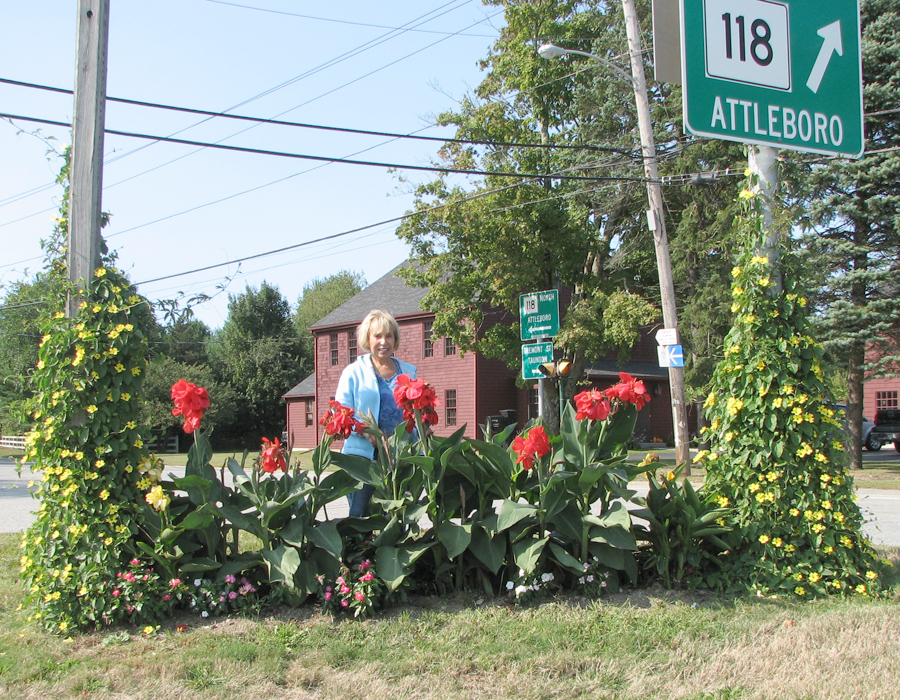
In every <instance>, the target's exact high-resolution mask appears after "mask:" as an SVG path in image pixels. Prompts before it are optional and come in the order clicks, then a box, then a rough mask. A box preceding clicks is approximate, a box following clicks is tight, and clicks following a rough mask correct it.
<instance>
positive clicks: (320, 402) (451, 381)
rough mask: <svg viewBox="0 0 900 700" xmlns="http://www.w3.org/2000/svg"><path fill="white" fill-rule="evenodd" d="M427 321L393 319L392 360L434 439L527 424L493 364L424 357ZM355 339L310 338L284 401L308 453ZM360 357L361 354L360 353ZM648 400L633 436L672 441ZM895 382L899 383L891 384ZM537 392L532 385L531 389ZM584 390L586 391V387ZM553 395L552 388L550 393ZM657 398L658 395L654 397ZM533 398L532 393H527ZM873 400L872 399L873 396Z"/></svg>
mask: <svg viewBox="0 0 900 700" xmlns="http://www.w3.org/2000/svg"><path fill="white" fill-rule="evenodd" d="M431 318H432V317H431V316H430V315H426V314H422V315H421V316H416V317H407V318H402V319H398V324H399V326H400V336H401V343H400V347H399V348H398V350H397V353H396V355H397V357H398V358H400V359H401V360H405V361H406V362H410V363H412V364H414V365H416V367H417V369H418V376H419V378H421V379H424V380H425V381H427V382H429V383H430V384H431V385H432V386H433V387H434V389H435V391H436V392H437V395H438V397H439V398H440V400H441V406H440V408H439V410H438V415H439V417H440V420H439V423H438V425H437V426H436V428H435V433H436V434H437V435H441V436H446V435H450V434H451V433H453V432H455V431H456V430H457V429H459V428H460V427H462V426H463V425H465V426H466V431H465V435H466V436H467V437H477V438H480V437H481V430H480V428H479V426H480V425H482V424H484V423H485V422H486V420H487V417H488V416H490V415H498V414H500V412H501V411H503V410H507V409H513V410H515V411H516V413H517V416H516V417H517V422H518V425H519V428H521V427H522V426H524V425H525V423H527V421H528V419H529V393H530V392H529V388H518V387H516V373H515V372H513V371H512V370H510V369H508V368H507V367H506V366H505V364H504V363H502V362H501V361H499V360H496V359H488V358H484V357H480V356H478V355H477V354H476V353H466V355H465V356H462V355H460V353H459V349H458V348H457V349H456V352H455V353H452V354H447V353H446V350H445V341H444V338H433V339H432V343H433V356H431V357H425V353H424V349H425V348H424V323H425V322H426V321H429V320H431ZM355 333H356V326H355V325H353V326H348V327H338V328H329V329H325V330H322V331H319V332H317V334H316V338H315V361H316V377H315V381H316V394H315V396H314V397H289V398H288V400H287V413H288V426H289V427H288V431H289V433H290V432H291V431H293V438H294V446H295V447H300V448H312V447H315V446H316V444H318V442H319V440H320V439H321V435H322V432H321V426H319V424H318V421H319V418H320V417H321V416H322V415H324V413H325V411H326V410H327V408H328V401H329V400H331V399H332V397H333V396H334V394H335V390H336V388H337V384H338V380H339V378H340V375H341V372H342V371H343V369H344V367H346V366H347V364H348V362H349V338H350V334H354V335H355ZM332 334H336V335H337V364H335V365H333V364H332V363H331V362H332V344H331V336H332ZM359 352H360V353H361V352H362V349H361V348H360V349H359ZM631 359H632V360H634V361H643V362H650V361H652V362H654V363H655V362H656V359H657V354H656V342H655V339H654V338H653V335H652V334H650V333H647V334H642V337H641V339H640V341H639V342H638V344H637V345H636V346H635V348H634V350H633V352H632V353H631ZM617 381H618V377H610V378H609V379H608V380H598V381H596V382H595V383H594V387H596V388H598V389H601V390H603V389H606V388H608V387H610V386H612V385H613V384H615V383H616V382H617ZM644 381H645V383H646V384H647V387H648V389H650V392H651V396H652V399H651V401H650V403H648V404H647V405H646V406H645V407H644V408H643V410H641V411H640V412H639V413H638V421H637V425H636V428H635V436H636V437H638V436H640V437H642V438H644V439H647V440H651V439H653V438H657V439H661V440H664V441H666V442H672V441H673V440H674V431H673V427H672V414H671V402H670V398H669V387H668V382H667V381H666V380H661V381H656V380H644ZM895 381H898V382H900V380H895ZM534 386H536V383H535V385H534ZM584 388H587V386H585V387H584ZM553 390H555V387H554V389H553ZM447 391H455V392H456V424H455V425H447ZM656 392H659V393H658V394H657V393H656ZM532 395H533V392H532ZM873 396H874V394H873ZM306 398H310V399H311V400H312V401H313V425H312V426H306V425H305V420H306V412H305V403H304V400H305V399H306Z"/></svg>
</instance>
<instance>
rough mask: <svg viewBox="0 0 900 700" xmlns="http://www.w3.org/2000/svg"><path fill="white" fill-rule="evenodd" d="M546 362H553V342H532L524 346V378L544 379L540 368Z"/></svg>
mask: <svg viewBox="0 0 900 700" xmlns="http://www.w3.org/2000/svg"><path fill="white" fill-rule="evenodd" d="M545 362H553V343H530V344H528V345H523V346H522V379H543V378H544V374H543V372H541V370H540V369H538V368H539V367H540V366H541V365H542V364H544V363H545Z"/></svg>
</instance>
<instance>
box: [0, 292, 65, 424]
mask: <svg viewBox="0 0 900 700" xmlns="http://www.w3.org/2000/svg"><path fill="white" fill-rule="evenodd" d="M58 287H59V282H58V280H55V278H53V277H50V276H48V275H45V274H39V275H37V276H36V277H35V278H34V279H33V280H31V281H29V282H17V283H15V284H13V285H12V287H11V288H10V289H9V291H8V292H7V294H6V296H5V297H4V299H3V302H2V305H3V306H6V307H10V308H4V309H3V310H2V311H0V428H2V430H3V432H4V433H5V434H7V435H21V434H23V433H24V432H25V431H26V430H27V429H28V427H29V426H30V421H29V420H28V418H27V417H26V416H25V415H24V413H25V411H24V408H25V407H24V401H25V399H26V398H27V397H28V396H30V395H31V391H30V388H29V386H28V375H29V374H30V372H31V370H32V368H33V367H34V366H35V364H36V363H37V360H38V347H39V344H40V341H41V325H40V324H41V317H42V316H46V315H48V314H49V313H53V312H55V311H57V310H58V308H59V307H58V305H59V298H60V295H59V293H58ZM54 304H56V305H57V308H44V307H45V306H47V305H49V307H53V305H54Z"/></svg>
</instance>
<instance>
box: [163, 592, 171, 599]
mask: <svg viewBox="0 0 900 700" xmlns="http://www.w3.org/2000/svg"><path fill="white" fill-rule="evenodd" d="M163 600H172V594H171V593H166V594H165V595H164V596H163Z"/></svg>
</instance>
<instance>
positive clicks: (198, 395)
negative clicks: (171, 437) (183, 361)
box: [172, 379, 209, 433]
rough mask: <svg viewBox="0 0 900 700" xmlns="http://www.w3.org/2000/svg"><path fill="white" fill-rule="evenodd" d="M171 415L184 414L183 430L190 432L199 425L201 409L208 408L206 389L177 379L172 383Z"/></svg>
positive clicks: (201, 417) (201, 416) (201, 414)
mask: <svg viewBox="0 0 900 700" xmlns="http://www.w3.org/2000/svg"><path fill="white" fill-rule="evenodd" d="M172 401H174V402H175V408H173V409H172V415H173V416H184V432H186V433H192V432H194V431H195V430H196V429H197V428H199V427H200V421H201V420H202V419H203V411H204V410H206V409H207V408H209V396H207V394H206V389H204V388H203V387H202V386H197V385H196V384H191V383H190V382H188V381H185V380H184V379H179V380H178V381H177V382H175V383H174V384H173V385H172Z"/></svg>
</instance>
